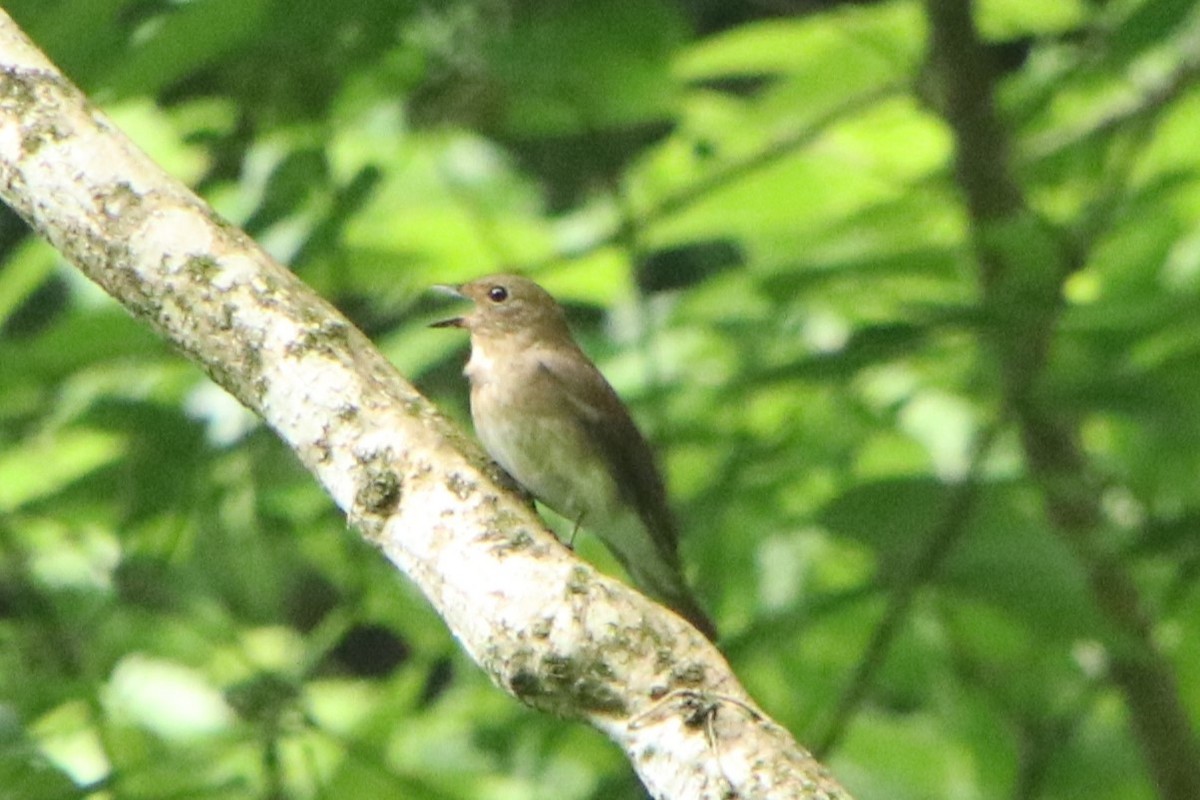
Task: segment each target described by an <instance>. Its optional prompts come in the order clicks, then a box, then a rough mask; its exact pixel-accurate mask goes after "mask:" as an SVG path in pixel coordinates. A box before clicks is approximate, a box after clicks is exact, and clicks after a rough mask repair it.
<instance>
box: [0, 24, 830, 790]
mask: <svg viewBox="0 0 1200 800" xmlns="http://www.w3.org/2000/svg"><path fill="white" fill-rule="evenodd" d="M0 193H2V194H3V196H4V199H5V200H6V201H7V202H8V203H9V204H10V205H12V206H13V208H15V209H16V210H17V211H18V212H19V213H20V214H21V215H22V216H23V217H24V218H25V219H26V220H27V221H28V222H29V223H30V224H31V225H32V226H33V227H34V228H35V229H36V230H37V231H38V232H39V233H40V234H41V235H42V236H44V237H45V238H47V239H48V240H49V241H50V242H51V243H52V244H53V245H54V246H55V247H57V248H58V249H59V250H60V251H61V252H62V253H63V254H64V255H65V256H66V257H67V258H69V259H70V260H71V261H72V262H74V263H75V265H76V266H77V267H78V268H79V269H80V270H82V271H83V272H84V273H86V274H87V275H88V276H89V277H90V278H91V279H92V280H94V281H96V282H97V283H98V284H100V285H101V286H102V287H104V289H105V290H106V291H108V292H109V293H110V294H111V295H112V296H113V297H115V298H116V299H117V300H118V301H119V302H121V303H122V304H123V305H124V306H125V307H126V308H128V309H129V310H130V311H131V312H132V313H133V314H134V315H135V316H136V317H138V318H139V319H141V320H144V321H145V322H147V323H148V324H150V325H152V326H154V327H155V328H156V329H157V330H158V331H159V332H160V333H162V335H163V336H164V337H166V338H167V339H169V340H170V341H171V342H172V343H173V344H174V345H175V346H176V347H178V348H179V349H180V350H181V351H183V352H184V353H185V354H186V355H187V356H188V357H189V358H191V359H192V360H193V361H195V362H197V363H198V364H200V365H201V366H202V367H203V368H204V369H205V370H206V371H207V372H208V374H209V375H211V376H212V377H213V379H214V380H215V381H216V382H217V383H219V384H220V385H221V386H223V387H225V388H226V389H227V390H228V391H229V392H230V393H232V394H233V395H234V396H235V397H237V398H238V399H239V400H240V401H241V402H242V403H244V404H245V405H246V406H248V407H249V408H251V409H253V410H254V411H255V412H257V413H258V414H260V415H261V416H262V418H263V419H264V420H265V421H266V422H267V423H268V424H269V425H270V426H271V427H272V428H273V429H274V430H275V431H276V432H277V433H278V434H279V436H280V437H282V439H283V440H284V441H285V442H286V443H287V444H288V445H289V446H290V447H291V448H292V449H293V450H294V451H295V452H296V454H297V455H298V457H299V458H300V460H301V461H302V462H303V463H304V464H305V466H306V467H307V468H308V469H309V470H310V471H311V472H312V473H313V474H314V475H315V476H316V477H317V479H318V480H319V481H320V482H321V483H322V484H323V485H324V487H325V489H326V490H327V491H328V492H329V494H330V496H331V497H332V498H333V500H334V501H335V502H336V503H337V504H338V506H340V507H341V508H342V509H343V510H344V511H345V512H346V513H347V515H348V517H349V519H350V520H351V521H352V522H353V523H354V524H355V525H356V526H357V527H358V529H359V530H360V531H361V532H362V534H363V536H365V537H366V538H367V539H368V540H370V541H372V542H373V543H375V544H376V545H377V546H378V547H379V548H380V549H381V550H383V552H384V553H385V554H386V555H387V557H388V558H389V559H391V560H392V561H393V562H394V563H395V564H396V565H397V566H398V567H400V568H401V569H402V570H403V571H404V572H405V573H407V574H408V576H409V577H410V578H411V579H412V580H413V581H414V582H415V583H416V584H417V585H418V586H419V587H420V588H421V590H422V591H423V592H424V593H425V594H426V596H427V597H428V598H429V599H430V602H432V603H433V604H434V605H435V606H436V607H437V609H438V611H439V613H440V614H441V615H442V616H443V618H444V619H445V620H446V623H447V625H449V627H450V628H451V630H452V631H453V632H454V634H455V635H456V636H457V637H458V639H459V641H460V642H461V643H462V645H463V647H464V648H465V649H466V650H467V652H468V653H469V654H470V655H471V656H472V657H473V658H474V659H475V660H476V661H477V662H478V663H479V665H480V666H481V667H482V668H483V669H484V670H486V671H487V673H488V674H489V675H490V676H491V677H492V679H493V680H494V681H495V682H496V683H497V684H498V685H500V686H501V687H503V688H504V689H506V690H507V691H508V692H510V693H512V694H513V695H514V696H516V697H517V698H519V699H520V700H522V701H524V702H526V703H528V704H530V705H532V706H535V707H537V708H540V709H543V710H546V711H551V712H554V713H556V714H560V715H564V716H569V717H573V718H579V719H583V720H585V721H587V722H588V723H589V724H591V725H593V726H595V727H596V728H598V729H599V730H601V731H603V732H604V733H605V734H607V735H608V736H609V737H610V738H611V739H612V740H613V741H614V742H616V743H617V744H618V745H619V746H620V747H621V748H622V749H623V750H624V751H625V753H626V754H627V755H628V756H629V758H630V760H631V761H632V763H633V765H634V768H635V769H636V770H637V771H638V773H639V775H640V776H641V778H642V780H643V782H644V783H645V785H646V786H647V788H648V789H649V790H650V792H651V793H652V794H653V795H654V796H655V797H663V798H667V797H671V798H674V797H679V798H684V797H687V798H725V797H734V796H736V797H743V798H750V797H768V796H769V797H773V798H785V797H786V798H846V797H848V795H847V793H846V792H845V791H844V790H843V789H842V788H841V787H840V786H838V784H837V783H836V781H834V779H833V778H832V777H830V776H829V775H828V773H827V772H826V771H825V769H824V768H823V767H822V766H821V765H820V764H818V763H817V762H816V761H815V760H814V759H813V758H812V757H811V756H810V755H809V754H808V753H807V752H805V751H804V750H803V749H801V748H800V747H798V746H797V745H796V743H795V742H794V741H793V739H792V738H791V736H790V735H789V734H788V733H787V732H786V731H784V730H783V729H782V728H781V727H780V726H779V725H777V724H774V723H773V722H771V721H770V720H769V719H768V718H767V717H766V716H765V715H764V714H763V713H762V712H761V711H759V710H758V709H757V708H756V707H755V706H754V705H753V703H752V701H751V700H750V699H749V697H748V696H747V695H746V693H745V691H744V690H743V689H742V688H741V686H740V685H739V684H738V682H737V680H736V678H735V677H734V675H733V674H732V672H731V671H730V669H729V666H728V665H727V664H726V663H725V661H724V659H723V658H722V657H721V656H720V654H719V653H718V652H717V651H716V650H715V649H714V648H713V647H712V646H711V645H709V644H708V642H707V641H706V640H705V639H704V637H703V636H701V635H700V634H699V633H698V632H697V631H695V630H694V629H692V628H691V627H690V626H688V625H687V624H686V623H685V622H683V621H682V620H680V619H679V618H678V617H675V616H674V615H673V614H671V613H670V612H668V611H666V610H665V609H663V608H661V607H659V606H657V605H655V604H653V603H651V602H650V601H649V600H647V599H645V598H644V597H642V596H641V595H639V594H637V593H636V592H634V591H633V590H631V589H629V588H627V587H626V586H624V585H623V584H621V583H619V582H617V581H613V580H610V579H608V578H606V577H604V576H602V575H600V574H598V573H597V572H596V571H594V570H593V569H592V568H591V567H589V566H587V565H586V564H584V563H582V562H580V561H579V560H578V559H577V558H575V556H574V555H573V554H572V553H570V552H569V551H568V550H567V549H566V548H564V547H562V546H561V545H560V544H559V543H558V541H557V540H556V539H555V538H554V537H553V535H552V534H551V533H549V532H548V531H547V530H546V529H545V527H544V526H543V525H542V524H541V522H540V521H539V520H538V519H537V517H536V515H535V514H534V513H533V512H532V510H531V509H529V508H528V507H526V506H525V505H524V504H523V503H522V501H521V500H520V499H519V498H517V497H515V496H514V495H512V494H511V493H509V492H507V491H506V490H504V489H503V488H501V487H500V486H499V485H498V484H497V483H496V482H494V481H493V480H492V478H491V477H490V476H489V474H488V467H487V462H486V460H485V459H483V458H482V457H480V455H479V454H478V450H477V449H476V448H475V447H474V446H473V445H471V444H470V443H469V442H467V441H466V440H464V438H463V437H462V436H461V435H460V434H459V433H457V432H456V431H455V429H454V428H453V426H451V425H450V424H449V423H447V422H446V421H445V420H444V419H443V418H442V417H441V416H440V415H439V414H438V413H437V412H436V411H435V410H434V409H433V408H432V407H431V406H430V405H429V404H428V403H427V401H425V400H424V399H423V398H422V397H421V396H420V395H418V394H417V393H416V391H415V390H414V389H413V388H412V387H411V386H409V385H408V384H407V383H405V382H404V381H403V379H402V378H401V377H400V376H399V375H398V374H397V373H396V372H395V370H394V369H393V368H392V366H391V365H390V364H388V363H387V361H386V360H385V359H384V358H383V357H382V356H381V355H380V354H379V353H378V351H376V350H375V349H374V347H372V345H371V343H370V342H369V341H368V340H367V339H366V337H364V336H363V335H362V334H361V333H360V332H359V331H358V330H356V329H355V328H354V327H353V326H352V325H351V324H350V323H349V322H347V321H346V320H345V319H344V318H343V317H341V316H340V315H339V314H338V313H337V312H336V311H335V310H334V309H333V308H332V307H331V306H330V305H329V304H328V303H326V302H325V301H324V300H322V299H321V298H320V297H318V296H316V295H315V294H314V293H313V292H312V291H311V290H309V289H308V288H307V287H305V286H304V285H303V284H302V283H301V282H300V281H299V279H297V278H296V277H295V276H294V275H293V274H292V273H290V272H289V271H288V270H286V269H284V268H283V267H281V266H280V265H278V264H276V263H275V262H273V261H272V260H271V259H270V258H269V257H268V256H267V255H266V254H265V253H264V252H263V251H262V250H261V249H259V248H258V247H257V246H256V245H255V244H254V243H253V242H252V241H250V239H249V238H248V237H246V236H245V234H243V233H241V232H240V231H238V230H236V229H234V228H233V227H231V226H230V225H228V224H227V223H225V222H223V221H221V220H220V219H218V218H216V216H215V215H214V214H213V212H212V211H211V210H210V209H208V207H207V206H205V205H204V204H203V202H202V201H200V200H199V199H198V198H197V197H196V196H195V195H193V194H192V193H191V192H190V191H188V190H187V189H186V188H185V187H184V186H182V185H180V184H179V183H177V182H175V181H174V180H172V179H170V178H169V177H168V176H166V175H164V174H163V173H162V172H161V171H160V170H159V169H158V168H157V167H156V166H155V165H154V164H153V163H152V162H151V161H150V160H149V159H148V158H147V157H146V156H145V155H144V154H143V153H141V152H140V151H138V150H137V149H136V148H135V147H134V146H133V145H132V144H131V143H130V142H129V141H128V140H126V139H125V138H124V137H123V136H122V135H121V134H120V133H119V132H117V131H116V130H115V129H114V128H113V127H112V125H111V124H110V123H109V122H108V121H107V120H106V119H105V118H104V116H103V115H102V114H100V113H99V112H98V111H97V110H96V109H94V108H93V107H91V106H90V105H89V104H88V103H87V101H86V99H85V98H84V97H83V95H82V94H81V93H80V91H79V90H78V89H77V88H75V87H74V86H72V85H71V84H70V83H69V82H68V81H67V80H66V79H65V78H64V77H63V76H62V75H61V74H60V73H59V72H58V71H57V70H56V69H55V68H54V67H53V66H52V65H51V64H50V62H49V61H48V60H47V59H46V58H45V56H44V55H42V54H41V53H40V52H39V51H38V50H37V49H36V48H35V47H34V46H33V44H32V43H30V42H29V41H28V40H27V39H26V38H25V37H24V35H23V34H22V33H21V32H20V31H19V30H18V29H17V28H16V26H15V25H14V24H13V23H12V21H11V20H10V19H9V18H8V17H7V16H6V15H4V14H3V12H0Z"/></svg>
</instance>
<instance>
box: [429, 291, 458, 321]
mask: <svg viewBox="0 0 1200 800" xmlns="http://www.w3.org/2000/svg"><path fill="white" fill-rule="evenodd" d="M431 288H432V289H433V290H434V291H435V292H438V293H440V294H448V295H451V296H452V297H457V298H460V299H461V298H462V296H463V293H462V287H461V286H459V285H456V284H449V283H438V284H435V285H433V286H432V287H431ZM429 327H431V328H464V327H466V321H465V320H464V319H463V318H462V317H451V318H450V319H444V320H441V321H440V322H431V323H430V324H429Z"/></svg>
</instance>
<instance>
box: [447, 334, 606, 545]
mask: <svg viewBox="0 0 1200 800" xmlns="http://www.w3.org/2000/svg"><path fill="white" fill-rule="evenodd" d="M466 374H467V377H468V378H469V379H470V381H471V416H472V418H473V419H474V422H475V430H476V433H477V435H478V436H479V439H480V441H481V442H482V443H483V446H484V448H485V449H486V450H487V451H488V453H489V454H490V455H491V456H492V458H494V459H495V460H496V462H497V463H498V464H499V465H500V466H501V467H503V468H504V470H505V471H506V472H508V474H509V475H511V476H512V477H513V478H514V479H515V480H516V481H517V482H518V483H520V484H521V485H522V486H524V487H525V488H526V489H527V490H529V492H530V493H531V494H533V495H534V496H535V497H536V498H537V499H539V500H541V501H542V502H543V503H545V504H546V505H548V506H550V508H552V509H554V510H555V511H557V512H558V513H559V514H561V515H563V516H564V517H567V518H568V519H570V520H572V521H574V522H583V523H584V524H585V525H586V524H593V525H594V524H603V522H604V521H605V520H606V519H607V518H608V517H610V516H612V515H613V514H614V513H616V511H617V509H618V505H619V496H618V491H617V487H616V484H615V483H614V481H613V479H612V477H611V475H610V474H609V471H608V468H607V466H606V465H605V463H604V462H603V460H602V458H601V456H600V455H599V454H598V453H597V452H596V450H595V445H594V443H591V442H589V441H588V438H587V434H586V432H585V431H584V429H583V428H582V427H581V426H580V424H579V421H578V419H577V418H576V416H575V412H574V410H573V409H572V407H571V406H570V404H569V403H568V401H567V398H566V397H564V396H563V395H562V393H561V389H560V388H559V386H558V385H557V384H556V383H555V382H554V381H553V380H552V379H550V378H549V377H548V376H547V375H546V374H545V372H544V371H543V370H541V369H539V366H538V361H537V358H536V355H535V354H532V353H522V354H517V355H516V356H515V357H512V358H506V359H504V361H503V366H501V365H500V364H496V363H494V360H493V357H492V355H491V354H489V353H488V352H487V351H486V349H484V348H481V347H479V346H478V345H476V346H475V347H473V348H472V352H471V360H470V361H469V362H468V364H467V369H466Z"/></svg>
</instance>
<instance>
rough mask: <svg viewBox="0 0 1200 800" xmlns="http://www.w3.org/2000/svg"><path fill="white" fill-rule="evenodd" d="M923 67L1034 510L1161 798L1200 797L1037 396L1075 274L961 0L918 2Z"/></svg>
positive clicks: (1136, 629) (1166, 680)
mask: <svg viewBox="0 0 1200 800" xmlns="http://www.w3.org/2000/svg"><path fill="white" fill-rule="evenodd" d="M926 8H927V13H928V17H929V22H930V28H931V34H932V43H931V47H932V54H931V57H932V60H933V63H934V67H935V70H936V71H937V74H938V76H939V78H940V81H941V85H942V88H943V90H944V93H945V116H946V120H947V122H948V124H949V125H950V127H951V129H952V130H953V132H954V138H955V164H956V167H957V175H958V183H959V187H960V189H961V191H962V194H963V197H964V200H965V202H966V206H967V210H968V213H969V215H970V219H971V224H972V230H973V240H974V244H975V248H976V254H977V257H978V259H979V263H980V270H981V277H982V285H983V293H984V302H985V304H986V306H987V307H988V308H989V309H990V310H991V312H992V318H993V325H994V327H993V328H992V330H991V343H992V345H993V346H994V348H995V352H996V359H997V362H998V369H999V372H1000V375H1001V381H1002V384H1003V386H1002V388H1003V392H1004V396H1005V399H1006V402H1007V404H1008V405H1009V407H1010V409H1011V412H1012V414H1013V415H1014V417H1015V419H1016V421H1017V424H1018V427H1019V431H1020V435H1021V440H1022V443H1023V445H1024V451H1025V456H1026V459H1027V462H1028V465H1029V469H1030V472H1031V474H1032V477H1033V479H1034V480H1035V481H1036V482H1037V485H1038V487H1039V489H1040V491H1041V494H1042V498H1043V503H1044V507H1045V513H1046V515H1047V517H1048V518H1049V520H1050V521H1051V523H1052V524H1053V525H1054V527H1055V529H1056V530H1057V531H1058V532H1059V533H1060V534H1061V535H1062V536H1063V537H1064V539H1065V540H1066V541H1067V542H1068V543H1069V544H1070V546H1071V547H1072V549H1073V551H1074V552H1075V554H1076V555H1077V557H1078V558H1079V559H1080V560H1081V562H1082V563H1083V564H1084V566H1085V569H1086V571H1087V575H1088V579H1089V582H1090V586H1091V590H1092V596H1093V598H1094V601H1095V604H1096V606H1097V608H1098V609H1099V610H1100V611H1101V613H1102V614H1103V615H1104V617H1105V619H1106V620H1107V621H1108V623H1109V625H1111V629H1112V631H1113V634H1112V635H1111V636H1110V637H1109V639H1108V641H1107V646H1108V649H1109V652H1108V655H1109V658H1110V659H1111V661H1110V669H1111V674H1112V678H1113V680H1114V682H1115V683H1116V684H1117V685H1118V686H1119V687H1120V688H1121V691H1122V692H1123V694H1124V697H1125V701H1126V703H1127V705H1128V707H1129V713H1130V717H1131V720H1132V724H1133V727H1134V729H1135V730H1136V732H1137V735H1138V741H1139V743H1140V744H1141V748H1142V753H1143V755H1144V757H1145V759H1146V762H1147V764H1148V766H1149V768H1150V771H1151V773H1152V774H1153V775H1154V778H1155V783H1156V785H1157V787H1158V790H1159V792H1160V793H1161V796H1162V797H1164V798H1169V799H1170V800H1185V798H1194V797H1200V748H1198V746H1197V742H1196V738H1195V733H1194V732H1193V730H1192V728H1191V724H1190V722H1189V720H1188V716H1187V713H1186V711H1185V708H1184V704H1183V702H1182V699H1181V697H1180V694H1179V689H1178V683H1177V680H1176V677H1175V674H1174V672H1173V670H1172V669H1171V666H1170V664H1169V663H1168V662H1167V660H1166V659H1165V658H1164V657H1163V655H1162V654H1161V653H1160V652H1159V650H1158V647H1157V646H1156V644H1155V641H1154V638H1153V635H1152V632H1151V625H1150V621H1149V619H1148V617H1147V616H1146V612H1145V609H1144V602H1143V600H1142V599H1141V597H1140V596H1139V591H1138V589H1137V587H1136V585H1135V584H1134V582H1133V579H1132V577H1131V576H1130V575H1129V573H1128V572H1127V571H1126V570H1125V568H1124V567H1123V566H1122V564H1121V563H1120V562H1119V561H1118V560H1117V559H1116V555H1115V554H1114V553H1112V552H1110V551H1109V550H1108V549H1107V548H1106V547H1105V545H1104V543H1103V537H1104V531H1105V527H1106V521H1105V518H1104V514H1103V512H1102V510H1101V506H1100V493H1101V481H1100V480H1099V479H1098V477H1097V475H1096V473H1095V469H1094V467H1093V466H1092V465H1091V464H1090V463H1089V460H1088V458H1087V456H1086V454H1085V453H1084V452H1083V450H1082V448H1081V446H1080V436H1079V431H1078V430H1077V427H1076V425H1075V424H1074V423H1073V422H1072V421H1071V420H1070V419H1069V418H1067V417H1066V416H1064V415H1062V414H1060V413H1058V412H1056V410H1055V409H1054V408H1053V407H1052V406H1051V405H1049V404H1048V403H1047V402H1046V400H1045V399H1044V398H1043V397H1042V396H1040V395H1039V393H1038V383H1039V380H1040V379H1041V378H1042V377H1043V371H1044V369H1045V368H1046V362H1047V358H1048V354H1049V352H1050V350H1051V347H1052V344H1053V341H1054V334H1055V325H1056V323H1057V321H1058V318H1059V313H1060V310H1061V295H1062V287H1063V281H1064V280H1065V278H1066V277H1067V276H1068V275H1069V274H1070V273H1071V272H1072V271H1073V270H1074V269H1075V268H1076V266H1077V264H1078V255H1077V254H1071V253H1068V252H1067V251H1066V250H1065V249H1064V248H1063V247H1062V245H1061V242H1060V241H1059V240H1058V239H1057V237H1056V235H1055V233H1054V232H1053V231H1051V230H1050V229H1049V227H1048V226H1047V225H1046V224H1045V223H1044V222H1043V221H1041V220H1040V219H1039V218H1038V216H1037V214H1036V213H1035V212H1034V211H1033V210H1032V209H1031V208H1030V207H1029V206H1028V204H1027V202H1026V200H1025V199H1024V197H1023V196H1022V194H1021V191H1020V189H1019V188H1018V186H1017V184H1016V182H1015V180H1014V179H1013V177H1012V173H1011V167H1010V158H1011V149H1012V148H1011V145H1010V142H1009V140H1008V138H1007V136H1006V135H1005V133H1004V129H1003V125H1002V123H1001V121H1000V119H999V117H998V116H997V114H996V111H995V73H994V69H993V67H992V65H991V64H990V63H989V59H988V55H987V51H986V50H985V49H984V47H983V46H982V44H981V42H980V39H979V36H978V34H977V32H976V30H975V26H974V24H973V21H972V19H971V4H970V3H966V2H962V0H927V2H926Z"/></svg>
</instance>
